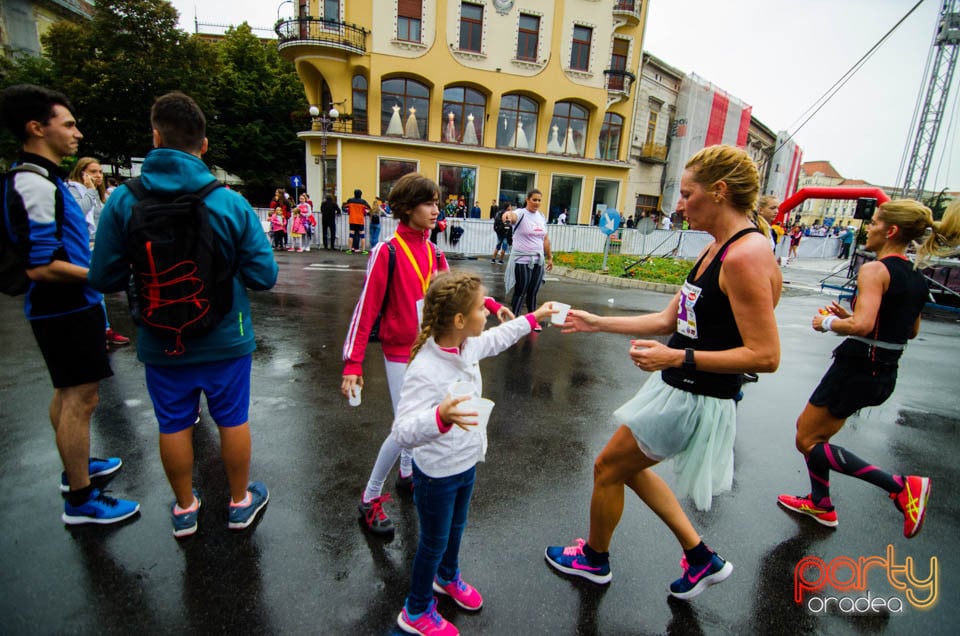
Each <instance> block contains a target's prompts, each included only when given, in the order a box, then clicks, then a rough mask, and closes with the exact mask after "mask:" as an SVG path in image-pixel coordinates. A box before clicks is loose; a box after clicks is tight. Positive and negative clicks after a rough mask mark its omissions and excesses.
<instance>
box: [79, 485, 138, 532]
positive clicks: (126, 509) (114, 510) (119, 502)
mask: <svg viewBox="0 0 960 636" xmlns="http://www.w3.org/2000/svg"><path fill="white" fill-rule="evenodd" d="M139 511H140V504H138V503H137V502H136V501H130V500H127V499H117V498H115V497H110V496H109V495H107V494H105V493H104V492H102V491H101V490H100V489H98V488H94V489H93V491H92V492H91V493H90V498H89V499H87V500H86V501H85V502H84V503H83V504H81V505H79V506H71V505H70V502H69V501H64V502H63V516H62V517H61V518H62V519H63V522H64V523H65V524H67V525H70V526H73V525H79V524H83V523H100V524H108V523H117V522H119V521H123V520H124V519H127V518H129V517H132V516H133V515H135V514H137V512H139Z"/></svg>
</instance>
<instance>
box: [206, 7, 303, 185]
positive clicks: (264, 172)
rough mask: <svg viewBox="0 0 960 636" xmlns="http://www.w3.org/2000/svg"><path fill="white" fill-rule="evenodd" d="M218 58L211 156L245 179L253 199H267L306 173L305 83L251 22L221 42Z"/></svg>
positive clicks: (221, 165)
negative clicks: (303, 132) (255, 31)
mask: <svg viewBox="0 0 960 636" xmlns="http://www.w3.org/2000/svg"><path fill="white" fill-rule="evenodd" d="M217 58H218V60H219V67H218V69H219V76H218V81H217V82H216V86H215V87H214V90H213V96H214V98H213V104H212V109H211V110H210V111H208V121H209V135H208V137H209V138H210V151H209V153H208V160H209V161H210V162H211V163H213V164H215V165H217V166H220V167H221V168H223V169H224V170H226V171H228V172H230V173H232V174H235V175H237V176H238V177H240V178H241V179H243V181H244V184H245V189H246V192H247V194H248V196H249V197H250V198H251V200H254V201H261V202H266V201H267V200H269V199H270V197H271V196H272V195H273V191H274V189H276V188H277V187H278V186H282V185H284V184H286V183H287V180H288V179H289V177H290V175H294V174H297V175H303V169H304V162H303V143H302V142H301V141H299V140H298V139H297V131H298V130H302V126H303V125H304V123H305V121H306V122H308V121H309V117H307V116H306V113H307V107H308V105H307V102H306V98H305V97H304V94H303V85H302V84H301V82H300V78H299V77H298V76H297V72H296V69H295V68H294V66H293V64H291V63H290V62H288V61H286V60H284V59H283V58H281V57H280V55H279V53H278V51H277V45H276V42H264V41H261V40H260V39H259V38H257V37H256V36H255V35H253V32H252V31H251V29H250V26H249V25H247V24H246V23H244V24H242V25H240V26H239V27H237V28H235V29H230V30H229V31H228V32H227V35H226V37H225V38H224V39H223V40H222V41H220V42H218V43H217Z"/></svg>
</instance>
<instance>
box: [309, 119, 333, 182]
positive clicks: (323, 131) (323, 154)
mask: <svg viewBox="0 0 960 636" xmlns="http://www.w3.org/2000/svg"><path fill="white" fill-rule="evenodd" d="M339 116H340V113H339V112H337V109H336V108H333V107H331V108H330V110H328V111H327V112H325V113H321V112H320V109H319V108H317V107H316V106H311V107H310V118H311V119H312V120H313V125H312V127H311V129H312V130H319V131H320V186H321V187H320V191H321V192H322V193H323V194H327V131H328V130H329V129H330V127H331V126H333V122H335V121H337V117H339Z"/></svg>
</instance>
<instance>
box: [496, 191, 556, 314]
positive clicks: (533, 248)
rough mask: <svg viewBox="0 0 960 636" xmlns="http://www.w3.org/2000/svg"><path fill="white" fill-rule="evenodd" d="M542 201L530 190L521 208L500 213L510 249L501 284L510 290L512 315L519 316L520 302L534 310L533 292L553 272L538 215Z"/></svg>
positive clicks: (543, 224) (547, 240) (544, 221)
mask: <svg viewBox="0 0 960 636" xmlns="http://www.w3.org/2000/svg"><path fill="white" fill-rule="evenodd" d="M542 202H543V193H542V192H540V190H537V189H536V188H534V189H533V190H530V192H528V193H527V202H526V205H524V207H522V208H520V209H519V210H516V211H511V212H504V213H503V222H504V223H509V224H511V225H512V226H513V248H512V250H511V251H510V262H509V263H508V264H507V271H506V272H505V273H504V276H503V283H504V288H505V289H506V291H507V293H510V290H511V289H513V300H511V301H510V308H511V309H512V310H513V313H514V314H519V313H520V309H521V308H522V306H523V301H524V300H526V301H527V311H529V312H533V311H534V310H535V309H536V308H537V293H538V292H539V291H540V285H542V284H543V274H544V272H545V271H546V272H549V271H551V270H552V269H553V253H552V251H551V249H550V237H549V236H547V219H546V218H544V216H543V214H542V213H541V212H540V204H541V203H542ZM533 330H534V331H541V330H542V328H541V327H540V325H537V326H536V327H534V329H533Z"/></svg>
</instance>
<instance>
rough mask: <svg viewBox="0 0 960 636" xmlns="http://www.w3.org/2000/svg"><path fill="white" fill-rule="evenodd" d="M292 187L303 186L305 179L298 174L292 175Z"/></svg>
mask: <svg viewBox="0 0 960 636" xmlns="http://www.w3.org/2000/svg"><path fill="white" fill-rule="evenodd" d="M290 187H291V188H302V187H303V179H301V178H300V177H298V176H297V175H293V176H292V177H290Z"/></svg>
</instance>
